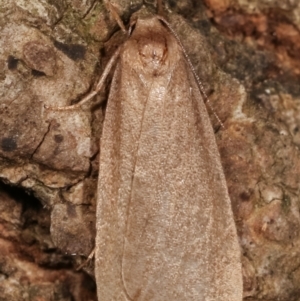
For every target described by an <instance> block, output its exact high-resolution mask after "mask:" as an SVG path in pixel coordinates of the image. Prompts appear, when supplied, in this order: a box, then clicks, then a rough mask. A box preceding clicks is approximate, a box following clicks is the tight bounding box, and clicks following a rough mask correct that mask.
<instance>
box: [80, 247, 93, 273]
mask: <svg viewBox="0 0 300 301" xmlns="http://www.w3.org/2000/svg"><path fill="white" fill-rule="evenodd" d="M94 255H95V248H94V249H93V251H92V252H91V253H90V255H89V256H88V258H87V259H86V260H85V261H84V262H83V263H82V264H81V265H80V266H79V267H78V268H77V269H76V271H80V270H81V269H82V268H83V267H84V266H85V265H87V263H88V262H90V261H91V260H92V259H93V257H94Z"/></svg>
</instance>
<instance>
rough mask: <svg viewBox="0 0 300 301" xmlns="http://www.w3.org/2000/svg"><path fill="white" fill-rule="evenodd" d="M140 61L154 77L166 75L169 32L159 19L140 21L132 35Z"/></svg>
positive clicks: (145, 69)
mask: <svg viewBox="0 0 300 301" xmlns="http://www.w3.org/2000/svg"><path fill="white" fill-rule="evenodd" d="M131 38H132V39H134V40H135V43H136V47H137V51H138V56H139V57H138V58H137V59H138V60H139V61H140V63H141V64H142V66H143V68H144V71H145V72H147V73H151V74H152V75H159V74H161V73H164V71H165V68H166V64H167V59H168V32H167V31H166V30H165V28H164V26H163V25H162V24H161V22H160V21H159V20H158V19H157V18H150V19H145V20H144V19H139V20H137V22H136V24H135V28H134V30H133V33H132V37H131Z"/></svg>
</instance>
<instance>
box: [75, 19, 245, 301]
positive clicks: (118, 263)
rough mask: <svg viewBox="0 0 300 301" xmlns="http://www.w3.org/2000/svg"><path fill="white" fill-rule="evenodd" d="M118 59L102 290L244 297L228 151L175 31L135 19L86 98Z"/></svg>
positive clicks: (103, 192)
mask: <svg viewBox="0 0 300 301" xmlns="http://www.w3.org/2000/svg"><path fill="white" fill-rule="evenodd" d="M114 64H115V65H116V67H115V71H114V74H113V80H112V83H111V87H110V93H109V98H108V104H107V109H106V115H105V121H104V126H103V133H102V137H101V144H100V163H99V164H100V165H99V182H98V189H97V221H96V230H97V231H96V233H97V234H96V244H95V245H96V246H95V276H96V284H97V293H98V300H99V301H100V300H101V301H119V300H122V301H123V300H124V301H125V300H126V301H146V300H151V301H171V300H172V301H174V300H178V301H190V300H195V301H196V300H197V301H217V300H220V301H241V300H242V272H241V259H240V256H241V255H240V249H239V245H238V239H237V231H236V227H235V223H234V218H233V213H232V208H231V202H230V198H229V195H228V191H227V185H226V180H225V176H224V172H223V169H222V165H221V160H220V155H219V151H218V147H217V144H216V140H215V136H214V132H213V129H212V126H211V123H210V119H209V116H208V113H207V110H206V107H205V104H204V101H203V97H202V95H201V91H200V90H201V83H199V82H198V81H197V76H196V73H195V72H194V70H193V68H192V66H191V63H190V61H189V60H188V58H187V57H186V55H185V51H184V49H183V47H182V45H181V43H180V41H179V39H178V37H177V35H176V34H175V33H174V31H173V29H172V28H171V27H170V25H169V24H168V22H167V21H165V20H164V19H163V18H162V17H160V16H151V17H145V18H139V19H137V20H136V21H135V24H134V28H133V29H132V30H131V32H130V36H129V38H128V40H127V41H126V42H125V43H124V44H123V45H121V46H120V47H119V49H118V50H117V51H116V52H115V54H114V55H113V56H112V58H111V60H110V62H109V63H108V65H107V67H106V69H105V71H104V74H103V75H102V77H101V79H100V81H99V83H98V85H97V87H96V89H95V90H94V91H93V92H92V93H90V94H89V95H88V96H87V97H86V98H85V99H84V100H83V101H82V102H85V101H87V100H88V99H90V98H92V97H93V96H94V95H96V93H97V92H98V91H99V90H100V89H101V87H102V86H103V83H104V80H105V78H106V76H107V74H108V73H109V71H110V70H111V68H112V66H113V65H114ZM82 102H81V103H82ZM81 103H80V104H79V105H81ZM79 105H75V106H73V107H77V106H79Z"/></svg>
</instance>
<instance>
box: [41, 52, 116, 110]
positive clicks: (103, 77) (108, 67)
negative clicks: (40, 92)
mask: <svg viewBox="0 0 300 301" xmlns="http://www.w3.org/2000/svg"><path fill="white" fill-rule="evenodd" d="M120 50H121V48H120V47H119V48H118V49H117V50H116V51H115V53H114V54H113V56H112V57H111V58H110V60H109V62H108V63H107V65H106V67H105V69H104V71H103V73H102V75H101V77H100V79H99V81H98V83H97V85H96V88H95V89H94V90H93V91H91V92H90V93H89V94H88V95H86V96H85V97H84V98H83V99H82V100H81V101H80V102H78V103H76V104H74V105H70V106H64V107H47V106H45V108H46V109H50V110H56V111H67V110H74V109H78V108H79V107H81V106H82V105H83V104H85V103H87V102H88V101H89V100H90V99H92V98H93V97H94V96H95V95H97V94H98V93H99V91H100V90H101V89H102V87H103V84H104V82H105V80H106V78H107V75H108V74H109V72H110V70H111V68H112V67H113V65H114V63H115V62H116V60H117V58H118V56H119V54H120Z"/></svg>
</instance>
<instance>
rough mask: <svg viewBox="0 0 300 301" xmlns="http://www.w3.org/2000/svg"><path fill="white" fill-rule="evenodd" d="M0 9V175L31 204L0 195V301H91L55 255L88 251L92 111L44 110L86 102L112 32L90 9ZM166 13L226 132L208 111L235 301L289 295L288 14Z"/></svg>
mask: <svg viewBox="0 0 300 301" xmlns="http://www.w3.org/2000/svg"><path fill="white" fill-rule="evenodd" d="M129 2H130V3H132V1H121V0H119V1H114V4H115V5H116V7H117V9H118V10H119V13H120V15H121V16H122V18H123V19H124V20H128V18H129V16H130V14H131V12H132V11H134V10H135V9H137V8H138V7H139V5H140V4H141V2H142V1H134V5H132V4H131V5H130V4H129ZM0 8H1V9H0V30H1V34H0V66H1V71H0V72H1V73H0V75H1V76H0V92H1V94H0V95H1V98H0V177H1V180H2V181H3V182H5V183H7V184H10V185H13V187H16V186H19V187H22V188H23V189H25V190H26V191H28V192H31V193H32V194H34V195H35V197H36V198H37V199H38V200H39V202H40V203H41V204H42V206H41V205H38V203H37V202H38V201H37V200H36V199H34V200H33V199H32V198H33V197H32V196H29V197H28V198H27V197H25V196H24V195H23V194H21V198H20V197H18V198H17V199H16V194H15V193H11V192H10V190H9V191H8V192H2V193H1V201H0V206H1V208H2V210H1V216H0V225H1V229H3V230H2V231H1V233H0V240H1V244H0V249H1V252H0V253H1V257H0V258H1V264H0V272H1V273H0V275H1V276H0V277H1V280H2V281H1V282H0V295H1V298H2V299H1V300H38V298H39V297H40V296H43V298H44V300H71V298H73V299H75V300H96V299H95V298H96V297H95V292H94V291H93V289H92V288H91V290H90V292H88V289H86V290H85V289H84V287H86V281H87V279H86V278H85V277H84V276H83V275H82V274H75V273H74V272H73V271H72V268H71V263H70V261H69V259H66V257H64V256H61V255H59V253H58V251H57V250H56V249H55V246H56V247H59V248H60V249H61V250H62V251H63V252H68V253H72V254H75V253H76V254H83V255H87V254H88V253H89V252H90V250H91V249H92V247H93V244H94V235H95V234H94V224H95V217H94V216H95V213H94V210H95V209H94V208H95V201H94V200H95V199H94V196H95V191H96V185H95V183H96V181H97V165H98V163H97V155H98V144H99V138H100V136H101V125H102V120H103V117H102V110H101V108H100V107H99V106H94V107H93V108H92V110H91V109H90V107H91V106H92V105H86V106H85V107H84V109H83V110H76V111H67V112H57V111H55V112H54V111H49V110H45V108H44V105H51V106H55V105H57V106H63V105H67V104H70V102H71V101H76V100H78V99H80V97H81V96H82V95H84V94H85V93H87V91H88V90H89V89H90V87H91V86H92V85H93V83H94V82H95V81H96V79H97V78H98V77H99V75H100V74H101V70H102V69H103V66H104V65H105V62H106V61H107V58H109V56H110V55H111V53H112V52H113V49H114V48H115V45H118V44H120V40H121V38H122V37H123V36H122V35H121V34H119V33H117V34H116V35H112V34H113V32H114V31H115V30H116V29H117V26H116V24H115V23H114V21H113V20H112V19H111V18H110V16H109V15H108V13H107V12H106V11H105V10H104V9H103V6H102V4H101V3H99V2H96V1H84V2H80V1H71V0H70V1H48V2H47V1H43V2H40V1H35V0H34V1H27V2H26V3H25V2H24V1H18V0H15V1H7V2H5V3H1V4H0ZM169 8H170V11H172V13H169V14H168V18H169V20H170V22H171V24H172V25H173V27H174V29H175V30H176V31H177V32H178V34H179V36H180V38H181V40H182V42H183V44H184V46H185V48H186V49H187V51H188V53H189V55H190V58H191V60H192V62H193V64H194V66H195V68H196V70H197V73H198V75H199V77H200V79H201V80H202V82H203V84H204V88H205V90H206V91H207V93H208V94H209V98H210V102H211V105H212V107H213V108H214V110H215V111H216V113H217V114H218V116H219V117H220V119H221V120H222V122H223V123H224V125H225V129H219V124H218V122H217V121H216V119H215V118H214V116H213V115H211V120H212V122H213V124H214V127H215V131H216V137H217V143H218V146H219V150H220V153H221V158H222V164H223V168H224V170H225V175H226V180H227V183H228V188H229V192H230V197H231V201H232V207H233V210H234V214H235V220H236V224H237V227H238V231H239V238H240V245H241V247H242V249H243V270H244V297H245V299H246V300H251V301H254V300H268V301H271V300H292V301H293V300H298V299H299V297H300V290H299V287H300V270H299V263H300V262H299V260H300V259H299V258H300V256H299V255H300V254H299V252H300V251H299V250H300V248H299V244H300V239H299V222H300V216H299V188H298V183H299V180H300V179H299V178H300V160H299V150H298V147H299V144H300V134H299V133H300V131H299V122H300V120H299V119H300V117H299V116H300V114H299V107H300V106H299V95H300V89H299V85H298V82H299V71H300V59H299V53H300V51H299V47H300V35H299V29H300V6H299V5H298V4H292V3H291V2H290V1H280V2H275V1H274V3H272V2H270V1H261V0H260V1H257V2H256V1H251V3H249V1H243V0H232V1H227V0H224V1H213V0H206V1H203V3H202V2H200V1H177V2H176V3H175V2H172V1H170V3H169ZM99 49H100V50H99ZM106 87H107V89H108V88H109V83H108V84H107V86H106ZM106 92H107V91H105V90H104V91H103V93H101V95H99V96H98V100H100V99H105V96H106ZM1 190H2V191H4V190H8V188H7V186H1ZM30 204H33V205H30ZM26 208H29V209H26ZM50 212H51V213H50ZM50 224H51V237H52V240H53V243H54V244H53V243H52V242H51V240H50V236H49V232H48V231H47V230H46V229H47V228H48V227H49V225H50ZM30 225H31V226H30ZM32 225H35V226H32ZM37 233H38V234H37ZM30 270H31V271H32V272H31V273H29V272H28V271H30ZM33 274H35V275H38V276H36V277H32V276H30V275H33ZM54 279H55V280H54ZM90 281H91V282H92V280H90ZM15 283H20V286H18V285H16V284H15ZM24 283H25V284H26V285H25V286H24ZM87 294H88V295H87ZM93 294H94V295H93Z"/></svg>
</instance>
